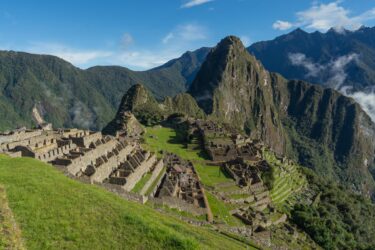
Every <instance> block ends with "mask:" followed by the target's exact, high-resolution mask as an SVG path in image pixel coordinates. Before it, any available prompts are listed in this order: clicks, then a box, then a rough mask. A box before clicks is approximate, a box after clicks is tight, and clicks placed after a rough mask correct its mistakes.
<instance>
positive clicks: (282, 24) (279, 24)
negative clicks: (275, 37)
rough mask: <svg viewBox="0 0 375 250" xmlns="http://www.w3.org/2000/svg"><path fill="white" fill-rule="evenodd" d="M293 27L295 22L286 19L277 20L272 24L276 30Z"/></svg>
mask: <svg viewBox="0 0 375 250" xmlns="http://www.w3.org/2000/svg"><path fill="white" fill-rule="evenodd" d="M292 27H293V24H292V23H290V22H286V21H281V20H277V21H276V22H274V23H273V24H272V28H274V29H275V30H288V29H290V28H292Z"/></svg>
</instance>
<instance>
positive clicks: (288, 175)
mask: <svg viewBox="0 0 375 250" xmlns="http://www.w3.org/2000/svg"><path fill="white" fill-rule="evenodd" d="M263 157H264V158H265V159H266V161H267V162H268V163H269V164H270V166H271V168H272V171H271V172H270V173H271V174H272V176H268V178H269V179H270V180H272V181H271V182H270V184H269V186H271V189H270V195H271V199H272V202H273V204H274V205H276V206H277V207H278V208H279V209H281V210H282V211H284V212H285V211H289V210H290V208H291V204H293V201H294V200H293V198H294V196H295V194H296V193H297V192H298V191H300V190H301V189H302V188H305V187H306V186H307V181H306V178H305V177H304V175H303V174H302V173H301V172H300V171H301V170H300V169H301V168H302V167H300V166H298V165H295V164H294V163H289V162H284V163H283V162H281V161H280V160H278V159H276V156H275V154H273V153H272V152H269V151H267V150H265V151H264V152H263ZM286 201H287V202H288V204H286Z"/></svg>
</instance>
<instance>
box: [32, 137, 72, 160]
mask: <svg viewBox="0 0 375 250" xmlns="http://www.w3.org/2000/svg"><path fill="white" fill-rule="evenodd" d="M76 147H77V145H75V144H74V143H72V142H71V141H69V142H67V143H66V144H65V145H61V146H60V147H58V148H54V149H52V150H49V151H48V152H41V153H35V154H34V157H35V158H36V159H38V160H41V161H44V162H50V161H53V160H55V159H56V158H58V157H61V156H63V155H64V154H67V153H69V152H70V150H73V149H75V148H76Z"/></svg>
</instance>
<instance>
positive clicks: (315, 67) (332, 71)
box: [289, 53, 375, 122]
mask: <svg viewBox="0 0 375 250" xmlns="http://www.w3.org/2000/svg"><path fill="white" fill-rule="evenodd" d="M289 60H290V61H291V63H292V64H293V65H296V66H302V67H304V68H305V69H306V70H307V75H306V76H307V77H317V78H318V79H319V78H320V79H319V81H320V82H323V79H326V80H325V86H328V87H331V88H333V89H336V90H338V91H339V92H341V93H342V94H344V95H346V96H348V97H351V98H353V99H354V100H355V101H356V102H357V103H359V105H360V106H361V107H362V109H363V110H364V111H365V112H366V113H367V114H368V115H369V116H370V118H371V119H372V121H373V122H375V91H374V90H368V91H356V92H354V91H352V88H351V87H349V86H345V80H346V78H347V76H348V75H347V73H346V72H345V67H346V66H347V65H348V64H349V63H351V62H355V63H358V61H359V55H358V54H354V53H353V54H348V55H344V56H340V57H338V58H337V59H335V60H332V61H331V62H329V63H326V64H319V63H314V62H313V61H312V60H311V59H309V58H307V57H306V56H305V55H304V54H302V53H292V54H289Z"/></svg>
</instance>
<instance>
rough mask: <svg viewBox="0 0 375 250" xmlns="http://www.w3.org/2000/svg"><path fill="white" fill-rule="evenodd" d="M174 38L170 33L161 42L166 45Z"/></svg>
mask: <svg viewBox="0 0 375 250" xmlns="http://www.w3.org/2000/svg"><path fill="white" fill-rule="evenodd" d="M173 38H174V34H173V33H172V32H170V33H168V34H167V35H166V36H165V37H164V38H163V40H162V42H163V43H164V44H166V43H168V42H169V41H170V40H172V39H173Z"/></svg>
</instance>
